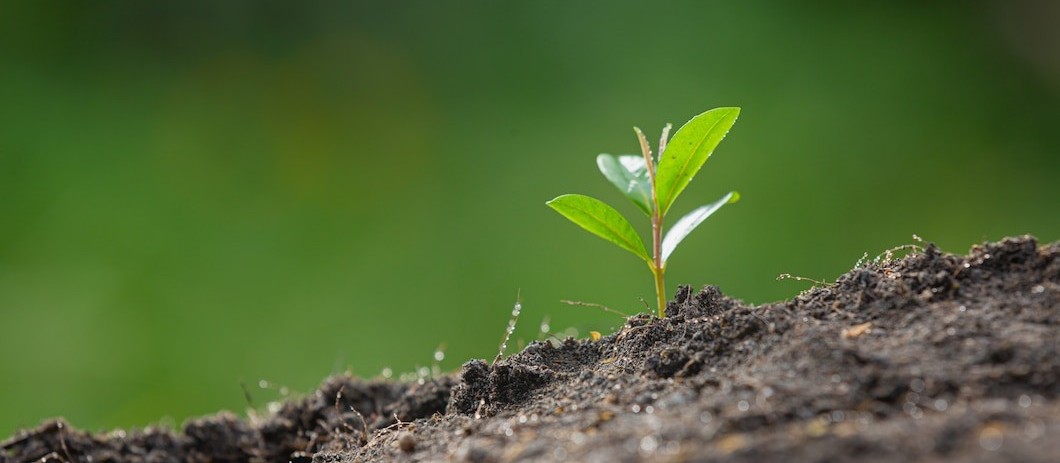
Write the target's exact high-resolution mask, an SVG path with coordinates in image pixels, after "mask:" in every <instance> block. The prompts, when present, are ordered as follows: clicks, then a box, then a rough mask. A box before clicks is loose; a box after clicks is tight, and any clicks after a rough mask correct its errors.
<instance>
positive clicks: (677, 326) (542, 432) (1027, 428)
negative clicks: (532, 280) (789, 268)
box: [0, 237, 1060, 463]
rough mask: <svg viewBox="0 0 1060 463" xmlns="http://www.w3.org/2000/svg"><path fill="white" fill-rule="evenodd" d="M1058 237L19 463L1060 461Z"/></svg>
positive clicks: (12, 454)
mask: <svg viewBox="0 0 1060 463" xmlns="http://www.w3.org/2000/svg"><path fill="white" fill-rule="evenodd" d="M1058 256H1060V243H1054V244H1050V245H1046V246H1042V247H1039V246H1038V245H1037V243H1036V241H1035V240H1034V239H1033V238H1032V237H1020V238H1009V239H1005V240H1002V241H1000V242H997V243H988V244H983V245H980V246H976V247H974V248H972V250H971V252H970V253H969V255H967V256H956V255H951V254H945V253H942V252H940V251H939V250H938V249H937V248H936V247H935V246H933V245H928V246H927V247H926V248H924V249H918V250H916V251H915V252H913V253H912V254H910V255H907V256H905V257H903V258H901V259H897V260H888V261H883V262H878V263H867V264H864V265H861V266H859V267H857V268H854V269H853V270H851V271H850V272H848V273H846V274H844V275H842V276H841V277H840V278H839V279H838V280H837V281H836V282H835V283H833V284H827V285H822V286H818V287H815V288H812V289H810V290H807V291H805V292H803V293H802V294H800V295H799V296H797V297H795V298H793V299H792V300H790V301H785V302H780V303H774V304H765V305H760V306H751V305H747V304H744V303H742V302H740V301H738V300H735V299H732V298H729V297H727V296H725V295H724V294H722V293H721V292H720V291H719V290H718V289H717V288H716V287H712V286H707V287H705V288H703V289H702V290H700V291H698V292H693V291H692V290H691V289H690V288H688V287H682V288H681V289H680V290H679V291H678V292H677V295H676V296H675V298H674V300H672V301H670V303H669V304H668V306H667V314H668V317H667V318H665V319H657V318H655V317H652V316H650V315H639V316H635V317H632V318H630V319H629V320H628V321H627V323H626V324H625V326H624V327H623V328H622V329H621V330H620V331H618V332H617V333H614V334H613V335H610V336H606V337H603V338H602V339H600V340H598V341H592V340H574V339H567V340H565V341H554V340H553V341H550V342H535V343H533V344H531V345H530V346H528V347H526V348H525V349H524V350H523V351H522V352H519V353H517V354H514V355H512V356H510V357H508V358H506V359H503V360H501V361H498V362H496V363H495V364H492V365H491V364H489V363H487V362H485V361H481V360H473V361H470V362H468V363H466V364H465V365H464V366H463V368H462V369H461V371H460V372H458V373H455V374H452V375H447V376H442V377H439V378H435V379H432V380H428V381H424V382H423V383H422V384H420V383H401V382H392V381H381V380H362V379H357V378H353V377H348V376H337V377H332V378H329V379H327V380H326V381H325V382H324V383H323V384H322V385H321V386H320V388H319V389H318V390H317V391H315V392H314V393H312V394H310V395H308V396H305V397H302V398H300V399H297V400H293V401H290V402H287V403H284V404H282V406H281V407H280V408H279V410H276V411H274V412H273V413H271V414H268V415H267V416H261V417H253V416H252V417H251V418H250V419H240V418H237V417H236V416H234V415H232V414H229V413H220V414H218V415H215V416H211V417H207V418H202V419H197V420H193V421H190V422H188V423H186V424H185V425H184V426H183V429H182V430H180V431H179V432H175V431H171V430H167V429H157V428H148V429H144V430H131V431H114V432H110V433H106V434H89V433H85V432H82V431H79V430H76V429H71V428H70V427H69V426H67V425H66V424H65V423H64V422H62V421H60V420H52V421H48V422H45V423H44V424H42V425H41V426H39V427H37V428H36V429H33V430H28V431H23V432H20V433H18V434H17V435H15V436H13V437H11V438H9V439H7V440H5V441H3V443H2V452H0V461H2V462H23V461H27V462H28V461H44V462H47V461H78V462H88V461H93V462H106V461H129V462H170V461H173V462H177V461H189V462H208V461H213V462H228V461H233V462H235V461H262V462H287V461H291V462H310V461H313V462H358V461H468V462H506V461H583V462H613V461H618V462H626V461H727V462H742V461H748V462H751V461H822V462H823V461H828V462H845V461H851V462H855V461H856V462H859V463H864V462H875V461H903V462H904V461H983V462H995V461H1040V462H1056V461H1060V403H1058V401H1057V395H1058V392H1060V382H1058V379H1060V352H1058V350H1060V342H1058V339H1060V333H1058V321H1060V259H1058Z"/></svg>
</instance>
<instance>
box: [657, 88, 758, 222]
mask: <svg viewBox="0 0 1060 463" xmlns="http://www.w3.org/2000/svg"><path fill="white" fill-rule="evenodd" d="M739 115H740V108H714V109H711V110H710V111H707V112H705V113H703V114H700V115H698V116H696V117H693V118H692V120H690V121H688V122H687V123H685V125H684V126H682V127H681V128H680V129H678V130H677V133H676V134H674V137H673V139H671V140H670V142H669V143H667V145H666V151H664V152H663V153H662V157H661V158H660V159H659V165H658V168H657V169H656V170H655V183H656V184H655V193H656V194H657V195H658V200H659V210H660V211H661V213H662V214H663V215H666V211H668V210H670V205H671V204H673V202H674V200H675V199H677V196H678V195H680V194H681V191H683V190H684V189H685V187H686V186H688V182H690V181H692V177H695V176H696V173H698V172H699V168H700V167H703V163H705V162H707V158H709V157H710V154H711V153H712V152H714V148H716V147H717V146H718V143H721V140H722V139H723V138H725V134H726V133H728V132H729V129H730V128H732V125H733V124H734V123H736V117H737V116H739Z"/></svg>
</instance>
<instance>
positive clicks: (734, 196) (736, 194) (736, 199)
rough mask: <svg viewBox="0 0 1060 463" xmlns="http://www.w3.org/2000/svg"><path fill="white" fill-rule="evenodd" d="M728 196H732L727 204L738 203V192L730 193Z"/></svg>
mask: <svg viewBox="0 0 1060 463" xmlns="http://www.w3.org/2000/svg"><path fill="white" fill-rule="evenodd" d="M729 194H730V195H732V196H730V197H729V201H727V202H728V203H729V204H732V203H735V202H739V201H740V192H739V191H732V192H729Z"/></svg>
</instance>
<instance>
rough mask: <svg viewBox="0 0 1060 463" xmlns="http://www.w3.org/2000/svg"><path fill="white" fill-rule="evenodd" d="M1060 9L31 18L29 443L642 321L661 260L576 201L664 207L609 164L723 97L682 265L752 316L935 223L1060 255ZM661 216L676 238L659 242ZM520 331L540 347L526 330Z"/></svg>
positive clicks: (21, 231)
mask: <svg viewBox="0 0 1060 463" xmlns="http://www.w3.org/2000/svg"><path fill="white" fill-rule="evenodd" d="M1056 5H1057V4H1056V3H1055V2H1048V1H1042V2H1029V1H1017V2H974V1H973V2H963V1H962V2H957V1H951V2H913V1H904V2H879V3H865V4H860V3H859V4H857V5H855V4H850V3H849V2H841V1H825V2H815V3H814V7H813V8H809V7H807V6H806V5H805V4H795V3H784V2H754V1H750V2H707V1H686V2H643V3H627V2H603V1H600V2H562V1H549V2H511V3H510V2H485V1H477V2H433V1H420V2H405V3H403V4H400V5H399V4H397V2H376V3H355V2H342V3H334V4H329V3H312V4H308V3H303V2H131V1H130V2H76V3H74V2H71V3H53V2H4V3H3V4H2V6H0V437H2V436H6V435H9V434H11V433H12V432H14V431H15V430H16V429H17V428H19V427H24V426H33V425H36V424H37V423H38V422H39V421H40V420H42V419H44V418H46V417H50V416H56V415H62V416H65V417H67V418H68V419H69V420H70V421H71V422H72V424H73V425H75V426H78V427H83V428H88V429H107V428H111V427H130V426H143V425H147V424H149V423H153V422H159V421H160V420H161V421H162V422H169V423H173V424H179V423H180V422H181V421H183V420H184V419H186V418H187V417H190V416H197V415H203V414H208V413H213V412H216V411H218V410H220V409H231V410H236V411H243V410H245V409H246V406H247V404H246V401H245V399H244V395H243V391H242V389H241V386H240V384H241V382H242V383H246V384H247V385H248V387H249V388H250V390H251V391H250V392H251V395H252V397H254V400H255V404H256V405H258V406H260V405H261V404H262V403H263V402H264V401H266V400H271V399H275V398H276V397H277V396H278V395H279V393H278V392H277V390H276V389H277V388H276V387H273V386H270V387H269V388H267V389H264V390H263V389H260V388H259V387H258V382H259V381H260V380H266V381H268V382H270V384H272V385H282V386H285V387H287V388H289V389H290V390H293V391H301V392H306V391H310V390H312V388H313V387H314V386H315V385H317V384H318V383H319V382H320V381H321V380H322V379H323V378H324V377H325V376H327V375H329V374H332V373H337V372H341V371H345V370H347V369H349V370H351V371H352V372H353V373H354V374H356V375H361V376H367V377H372V376H377V375H379V374H380V371H382V370H383V369H384V368H387V367H389V368H392V369H393V371H394V372H395V374H397V373H401V372H408V371H413V370H414V369H416V368H417V367H420V366H429V365H432V364H433V363H434V361H433V359H432V353H433V352H434V350H435V349H436V348H437V347H438V346H439V345H442V344H444V346H445V353H446V358H445V360H444V361H442V362H441V364H440V366H441V368H442V369H443V370H451V369H454V368H457V367H458V366H459V365H460V364H461V363H462V362H463V361H465V360H466V359H469V358H473V357H478V358H482V357H487V358H489V357H492V356H493V355H495V354H496V349H497V344H498V343H499V341H500V337H501V335H502V332H503V329H504V326H505V324H506V323H507V320H508V316H509V311H510V309H511V306H512V304H513V302H514V300H515V294H516V290H517V289H521V291H522V298H523V301H524V311H523V315H522V320H521V322H520V325H519V328H518V330H517V332H516V337H518V338H522V339H524V340H530V339H534V338H535V337H536V336H537V331H538V326H539V324H540V322H541V321H542V319H543V318H544V317H546V316H547V317H550V320H551V325H552V327H553V329H554V330H561V329H564V328H567V327H574V328H577V329H579V330H581V331H580V332H581V333H582V335H583V336H584V333H585V332H586V330H601V331H605V332H606V331H609V330H611V329H612V328H614V327H617V326H619V325H620V324H621V323H622V320H621V319H620V318H618V317H615V316H612V315H609V314H606V313H603V312H600V311H597V310H592V309H587V308H576V307H569V306H566V305H563V304H561V303H559V300H560V299H578V300H582V301H588V302H596V303H602V304H606V305H608V306H611V307H614V308H616V309H620V310H625V311H630V312H635V311H638V310H642V308H643V306H642V304H641V302H640V301H639V299H640V298H644V299H646V300H651V299H652V294H653V293H652V291H653V289H652V283H651V279H650V276H649V273H648V272H647V269H646V268H644V265H643V263H642V262H639V261H638V260H637V259H635V258H633V257H632V256H630V255H629V254H628V253H626V252H623V251H620V250H618V249H617V248H613V246H612V245H610V244H608V243H605V242H604V241H602V240H600V239H598V238H595V237H592V236H590V235H589V234H587V233H585V232H583V231H581V230H579V229H577V228H576V227H575V226H573V225H571V224H570V223H568V222H567V221H566V220H565V219H563V218H562V217H560V216H559V215H558V214H556V213H555V212H553V211H551V210H550V209H548V208H547V207H546V206H545V205H544V202H545V201H546V200H548V199H551V198H552V197H554V196H557V195H559V194H562V193H583V194H589V195H592V196H596V197H598V198H601V199H604V200H605V201H608V202H610V203H613V204H617V205H619V208H620V210H621V211H623V212H625V213H626V214H627V215H629V216H631V218H632V219H635V220H640V218H641V216H640V215H639V212H636V209H635V208H634V207H633V206H632V204H629V203H626V202H624V201H625V200H624V199H622V198H621V196H620V195H619V193H618V192H616V191H614V190H613V189H612V187H611V186H610V184H608V183H607V182H606V181H605V180H604V179H603V177H602V176H600V175H599V174H598V173H597V171H596V167H595V162H594V159H595V155H596V154H597V153H600V152H610V153H616V154H617V153H632V152H636V149H637V145H636V142H635V139H634V136H633V132H632V131H631V130H630V129H631V127H632V126H633V125H639V126H640V127H642V128H643V129H645V130H646V131H647V132H649V133H650V134H652V138H657V137H658V135H657V134H658V131H659V130H660V128H661V127H662V126H663V124H664V123H666V122H673V123H675V124H678V125H679V124H680V123H682V122H684V121H686V120H687V119H688V118H689V117H691V116H692V115H694V114H696V113H699V112H701V111H703V110H706V109H709V108H712V107H716V106H727V105H736V106H741V107H742V108H743V113H742V116H741V118H740V120H739V121H738V122H737V123H736V126H735V127H734V129H733V131H732V132H731V133H730V134H729V137H728V138H727V139H726V140H725V141H724V142H723V143H722V144H721V146H720V147H719V149H718V150H717V151H716V152H715V156H714V157H713V158H712V159H711V161H710V162H709V163H708V164H707V166H706V167H705V169H704V170H703V171H702V172H701V174H700V175H699V177H698V178H697V179H696V180H695V181H694V182H693V183H692V184H691V186H690V187H689V188H688V189H687V190H686V191H685V193H684V194H683V195H682V197H681V198H680V199H679V200H678V201H677V203H676V204H675V206H674V213H675V214H683V213H684V212H685V211H688V210H691V209H692V208H694V207H695V206H698V205H699V204H702V203H705V202H707V201H712V200H714V199H715V198H717V197H719V196H720V195H722V194H723V193H724V192H726V191H729V190H730V189H738V190H740V192H741V193H742V194H743V201H741V202H740V203H739V204H737V205H734V206H729V207H727V208H725V209H723V210H722V211H720V212H719V213H718V214H717V215H716V216H715V217H713V218H712V219H711V220H710V221H708V222H707V223H705V224H704V225H703V226H702V227H701V228H700V229H699V230H697V232H696V233H694V234H693V235H691V236H690V237H689V239H688V240H686V241H685V243H683V244H682V247H681V249H680V251H679V252H677V253H676V254H675V257H674V258H673V259H671V261H670V272H668V285H669V287H670V293H671V294H672V292H673V288H674V287H675V286H676V285H677V284H681V283H686V284H691V285H693V286H695V287H697V288H698V287H700V286H702V285H704V284H717V285H720V286H721V288H722V289H723V290H724V291H725V292H726V293H728V294H731V295H733V296H735V297H738V298H741V299H744V300H746V301H750V302H756V303H761V302H768V301H773V300H778V299H783V298H787V297H790V296H792V295H794V294H796V293H797V292H798V291H800V290H802V289H805V288H806V285H805V284H802V283H798V282H793V281H775V277H776V276H777V275H778V274H780V273H784V272H788V273H793V274H798V275H803V276H807V277H815V278H827V279H829V280H831V279H834V278H835V277H836V276H837V275H839V274H840V273H842V272H844V271H845V270H847V269H849V268H850V267H851V266H852V265H853V264H854V263H855V261H857V260H858V258H859V257H860V256H861V255H862V253H863V252H868V253H869V254H870V255H875V254H877V253H879V252H881V251H882V250H884V249H886V248H889V247H892V246H896V245H900V244H904V243H909V242H911V238H910V236H911V234H913V233H917V234H919V235H921V236H923V237H924V238H925V239H927V240H930V241H935V242H937V243H939V244H940V245H941V246H942V247H943V248H944V249H947V250H950V251H954V252H964V251H966V250H967V249H968V247H969V246H970V245H972V244H974V243H977V242H980V241H982V240H985V239H990V240H993V239H997V238H1001V237H1003V236H1006V235H1014V234H1022V233H1033V234H1035V235H1037V236H1038V237H1039V238H1040V239H1041V240H1042V241H1053V240H1056V239H1058V238H1060V213H1058V212H1060V211H1058V208H1057V204H1058V203H1060V182H1058V179H1060V129H1058V123H1060V53H1058V49H1060V35H1058V33H1057V29H1056V27H1055V25H1056V24H1057V23H1058V19H1060V15H1058V14H1057V13H1058V11H1057V10H1058V9H1057V7H1056ZM638 225H640V226H641V228H640V230H641V231H642V232H646V231H647V230H646V227H644V225H646V224H644V223H639V222H638ZM513 344H514V343H513Z"/></svg>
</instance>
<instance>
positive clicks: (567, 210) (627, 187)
mask: <svg viewBox="0 0 1060 463" xmlns="http://www.w3.org/2000/svg"><path fill="white" fill-rule="evenodd" d="M739 114H740V108H715V109H711V110H710V111H707V112H705V113H702V114H700V115H698V116H696V117H693V118H692V120H690V121H688V122H687V123H685V125H684V126H682V127H681V128H680V129H678V130H677V133H676V134H674V137H673V139H671V140H670V142H669V144H668V143H667V141H666V139H667V136H668V135H669V133H670V127H671V126H670V124H666V127H664V128H663V132H662V137H661V138H660V139H659V155H658V157H657V158H653V157H652V153H651V147H650V146H649V145H648V140H647V139H645V138H644V133H643V132H641V131H640V129H638V128H636V127H634V128H633V131H634V132H636V134H637V139H638V141H639V142H640V150H641V154H642V155H641V156H635V155H628V154H627V155H621V156H612V155H610V154H601V155H599V156H597V157H596V164H597V166H598V167H599V168H600V172H601V173H603V174H604V177H607V179H608V180H609V181H611V183H612V184H614V185H615V186H616V187H618V189H619V191H621V192H622V194H624V195H626V197H627V198H629V199H630V200H631V201H633V204H636V206H637V208H639V209H640V210H641V211H642V212H644V214H646V215H647V216H648V217H649V218H650V220H651V236H652V254H651V255H648V251H647V250H646V249H645V248H644V241H642V240H641V238H640V235H638V234H637V232H636V231H635V230H633V226H632V225H630V223H629V221H628V220H626V218H625V217H623V216H622V214H621V213H619V212H618V211H616V210H615V209H614V208H612V207H611V206H608V205H607V204H605V203H604V202H603V201H600V200H598V199H595V198H591V197H589V196H584V195H577V194H567V195H562V196H559V197H557V198H556V199H553V200H552V201H549V202H547V203H546V204H548V205H549V206H550V207H551V208H553V209H555V210H556V212H559V213H560V214H562V215H563V216H564V217H566V218H568V219H570V221H571V222H574V223H575V224H577V225H578V226H580V227H582V228H584V229H586V230H588V231H589V232H591V233H593V234H595V235H597V236H599V237H601V238H603V239H605V240H607V241H610V242H611V243H614V244H615V245H617V246H618V247H620V248H622V249H625V250H627V251H629V252H632V253H633V254H635V255H636V256H637V257H640V258H641V259H643V260H644V261H645V262H647V264H648V268H649V269H651V273H652V276H654V277H655V295H656V297H657V300H658V303H659V317H660V318H662V317H665V316H666V312H665V311H666V288H665V275H666V261H667V260H668V259H669V258H670V255H671V254H673V252H674V248H676V247H677V245H678V244H679V243H680V242H681V241H682V240H684V239H685V237H686V236H688V234H689V233H691V232H692V230H694V229H695V228H696V227H697V226H699V224H701V223H703V221H704V220H706V218H707V217H710V215H711V214H713V213H714V212H715V211H717V210H718V209H720V208H721V206H724V205H726V204H728V203H734V202H736V201H738V200H739V199H740V194H739V193H737V192H735V191H730V192H729V193H728V194H726V195H725V196H722V197H721V199H719V200H717V201H715V202H713V203H710V204H707V205H704V206H700V207H698V208H696V209H695V210H693V211H692V212H689V213H688V214H686V215H685V216H684V217H681V218H680V219H679V220H678V221H677V222H675V223H674V224H673V227H672V228H671V229H670V232H669V233H666V234H665V237H664V234H663V219H664V218H665V217H666V213H667V212H668V211H669V210H670V206H671V205H672V204H673V202H674V200H675V199H677V196H678V195H680V194H681V191H683V190H684V189H685V187H686V186H688V182H690V181H692V177H695V175H696V173H697V172H699V169H700V168H701V167H703V164H704V163H705V162H707V158H709V157H710V155H711V153H713V152H714V148H715V147H717V146H718V143H720V142H721V140H722V139H723V138H725V134H727V133H728V132H729V129H730V128H731V127H732V125H733V124H734V123H735V122H736V117H737V116H739Z"/></svg>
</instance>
